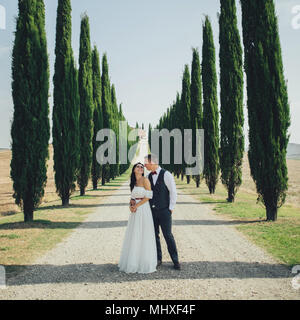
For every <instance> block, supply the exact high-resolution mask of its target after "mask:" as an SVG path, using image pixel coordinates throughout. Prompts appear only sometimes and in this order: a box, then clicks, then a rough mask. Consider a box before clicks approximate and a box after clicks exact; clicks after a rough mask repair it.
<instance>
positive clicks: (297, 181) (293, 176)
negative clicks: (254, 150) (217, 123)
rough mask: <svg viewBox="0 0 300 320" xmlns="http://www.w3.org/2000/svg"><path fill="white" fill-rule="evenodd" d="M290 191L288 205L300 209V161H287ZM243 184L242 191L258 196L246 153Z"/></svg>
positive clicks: (287, 199) (288, 192) (287, 198)
mask: <svg viewBox="0 0 300 320" xmlns="http://www.w3.org/2000/svg"><path fill="white" fill-rule="evenodd" d="M287 166H288V177H289V182H288V185H289V189H288V191H287V197H286V202H285V203H287V204H291V205H295V206H297V207H300V160H292V159H287ZM242 172H243V177H242V179H243V183H242V185H241V187H240V190H241V191H245V192H248V193H253V194H256V188H255V184H254V182H253V179H252V177H251V175H250V167H249V161H248V156H247V154H246V153H245V155H244V159H243V169H242Z"/></svg>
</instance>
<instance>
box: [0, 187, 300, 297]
mask: <svg viewBox="0 0 300 320" xmlns="http://www.w3.org/2000/svg"><path fill="white" fill-rule="evenodd" d="M128 199H129V188H128V183H126V184H124V185H123V186H122V187H120V188H119V189H118V190H117V191H115V192H113V193H112V194H111V196H109V197H108V198H107V199H106V201H105V202H104V203H102V204H100V205H99V208H97V210H96V211H95V212H94V213H92V214H90V215H89V216H88V218H87V219H86V220H85V221H84V222H83V223H82V224H81V225H80V226H79V227H78V228H77V229H75V230H74V231H73V232H72V234H71V235H70V236H69V237H68V238H67V239H66V240H64V241H63V242H61V243H59V244H58V245H57V246H56V247H55V248H54V249H53V250H51V251H49V252H48V253H47V254H45V255H44V256H42V257H41V258H39V259H38V260H37V261H35V263H34V264H33V265H31V266H29V267H28V268H27V269H26V271H24V272H23V273H21V274H19V275H18V276H17V277H15V278H11V279H9V280H8V283H7V289H5V290H0V299H112V300H114V299H300V289H299V290H295V289H293V288H292V286H291V279H292V276H293V275H292V274H291V272H290V270H289V269H288V268H286V267H285V266H284V265H281V264H280V263H278V262H276V261H275V260H274V259H272V258H271V257H270V256H269V255H268V254H266V253H265V252H264V251H263V250H262V249H260V248H258V247H256V246H255V245H253V244H251V243H250V242H249V241H248V240H247V239H246V238H245V237H244V236H243V235H242V234H241V233H239V232H238V231H236V230H235V228H234V222H232V221H230V220H224V219H223V218H220V217H219V216H216V215H215V214H214V213H213V212H212V211H211V209H209V208H208V207H207V206H206V205H204V204H201V203H200V202H197V201H196V200H195V199H194V198H192V196H190V195H186V194H183V193H182V191H180V190H178V201H177V205H176V209H175V211H174V213H173V234H174V237H175V240H176V243H177V247H178V253H179V259H180V261H181V266H182V270H181V271H176V270H174V269H173V268H172V266H173V264H172V262H171V260H170V257H169V254H168V252H167V249H166V243H165V241H164V239H162V250H163V264H162V266H161V267H159V268H158V270H157V271H156V272H155V273H152V274H147V275H142V274H125V273H120V272H119V271H118V267H117V264H118V259H119V255H120V251H121V245H122V241H123V237H124V234H125V228H126V225H127V220H128V215H129V214H130V213H129V209H128Z"/></svg>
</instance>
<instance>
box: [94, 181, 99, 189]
mask: <svg viewBox="0 0 300 320" xmlns="http://www.w3.org/2000/svg"><path fill="white" fill-rule="evenodd" d="M97 187H98V182H97V181H96V180H94V181H93V190H97Z"/></svg>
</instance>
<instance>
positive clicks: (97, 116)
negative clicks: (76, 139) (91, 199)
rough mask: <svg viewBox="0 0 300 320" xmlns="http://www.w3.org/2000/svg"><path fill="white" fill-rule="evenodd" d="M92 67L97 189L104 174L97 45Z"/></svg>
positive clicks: (95, 185)
mask: <svg viewBox="0 0 300 320" xmlns="http://www.w3.org/2000/svg"><path fill="white" fill-rule="evenodd" d="M92 69H93V101H94V117H93V118H94V134H93V160H92V181H93V189H94V190H97V187H98V182H99V179H101V176H102V166H101V165H100V164H99V163H98V161H97V158H96V153H97V149H98V147H99V142H97V141H96V138H97V133H98V131H99V130H101V129H102V128H103V114H102V100H101V95H102V86H101V73H100V60H99V52H98V50H97V47H96V46H95V47H94V49H93V52H92Z"/></svg>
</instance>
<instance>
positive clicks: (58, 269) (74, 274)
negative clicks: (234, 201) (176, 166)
mask: <svg viewBox="0 0 300 320" xmlns="http://www.w3.org/2000/svg"><path fill="white" fill-rule="evenodd" d="M181 267H182V269H181V270H180V271H177V270H174V269H173V264H172V263H171V262H167V263H166V262H165V263H164V262H163V264H162V266H160V267H159V268H158V269H157V271H156V272H154V273H151V274H138V273H135V274H126V273H124V272H120V271H119V269H118V265H117V264H92V263H82V264H69V265H60V266H57V265H48V264H47V265H30V266H24V265H17V266H9V265H8V266H5V268H6V270H7V275H8V281H7V282H8V283H7V285H8V286H13V285H17V286H18V285H31V284H43V283H86V282H92V283H101V282H110V283H122V282H128V281H139V280H153V279H176V280H179V279H209V278H212V279H213V278H218V279H223V278H236V279H247V278H289V277H291V276H292V274H291V272H290V270H289V269H288V268H287V267H286V266H284V265H281V264H267V263H252V262H240V261H230V262H225V261H193V262H182V263H181ZM19 272H21V273H20V274H19V276H18V277H13V274H14V273H19Z"/></svg>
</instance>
